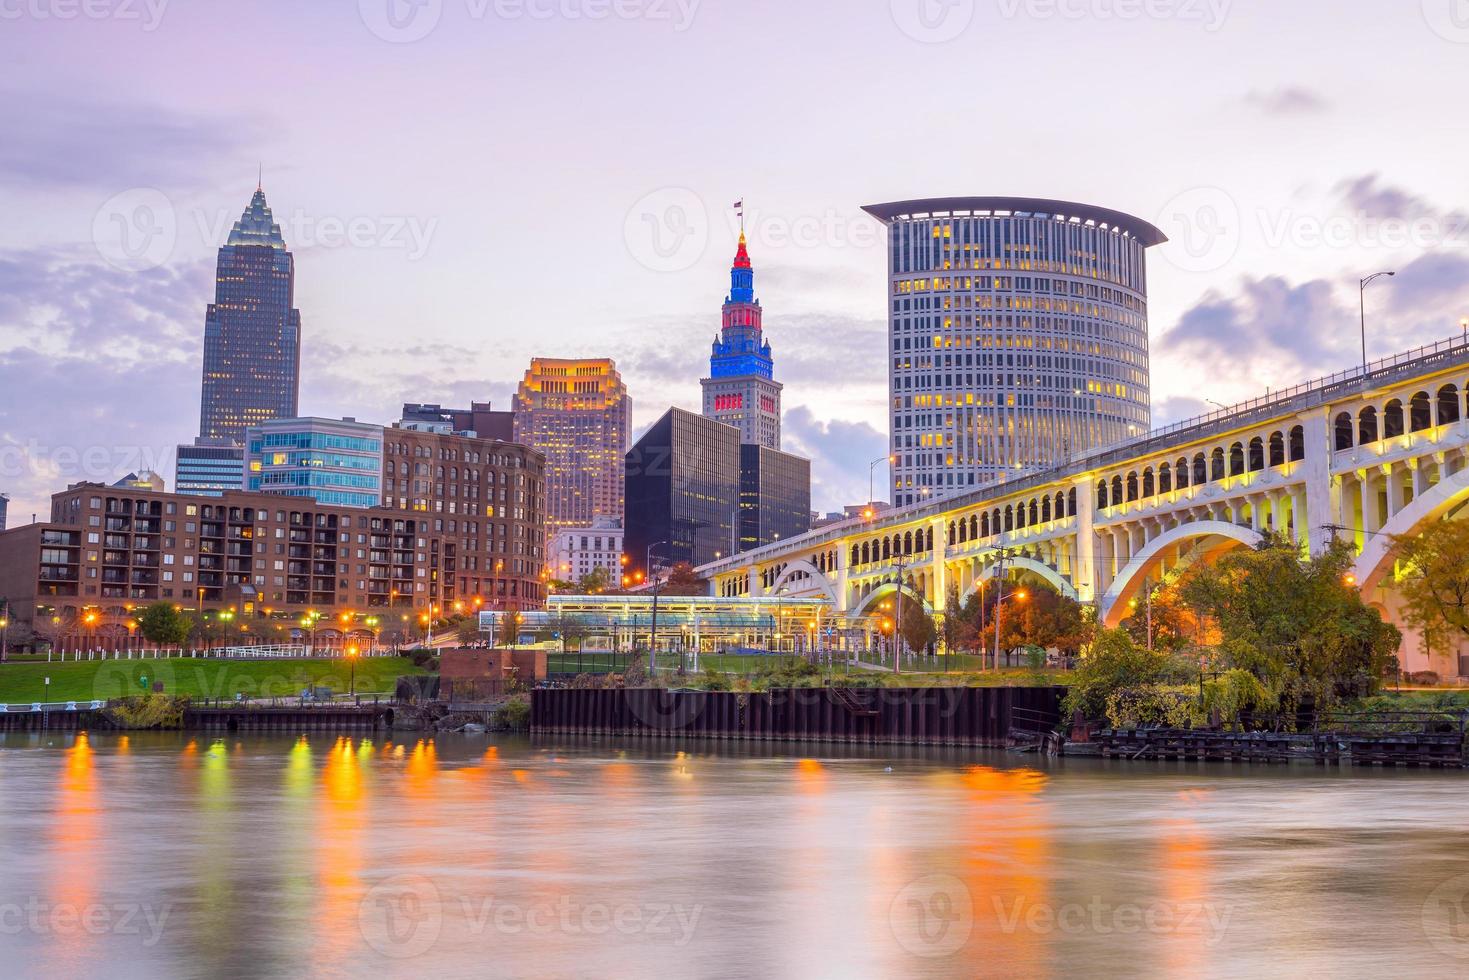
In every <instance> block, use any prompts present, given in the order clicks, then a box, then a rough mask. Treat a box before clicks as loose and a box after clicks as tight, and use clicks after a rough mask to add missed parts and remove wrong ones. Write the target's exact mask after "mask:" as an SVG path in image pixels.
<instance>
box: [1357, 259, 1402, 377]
mask: <svg viewBox="0 0 1469 980" xmlns="http://www.w3.org/2000/svg"><path fill="white" fill-rule="evenodd" d="M1395 275H1397V273H1396V272H1374V273H1372V275H1370V276H1367V277H1366V278H1364V279H1361V280H1359V281H1358V282H1357V303H1358V307H1359V311H1360V313H1361V316H1362V373H1363V374H1366V373H1367V286H1368V285H1369V284H1370V283H1371V282H1372V280H1374V279H1380V278H1382V277H1383V276H1395Z"/></svg>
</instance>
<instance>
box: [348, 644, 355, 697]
mask: <svg viewBox="0 0 1469 980" xmlns="http://www.w3.org/2000/svg"><path fill="white" fill-rule="evenodd" d="M347 663H349V664H350V665H351V668H352V669H351V674H350V677H351V680H349V681H348V682H347V696H348V697H354V698H355V697H356V696H357V645H356V644H353V645H351V646H349V647H347Z"/></svg>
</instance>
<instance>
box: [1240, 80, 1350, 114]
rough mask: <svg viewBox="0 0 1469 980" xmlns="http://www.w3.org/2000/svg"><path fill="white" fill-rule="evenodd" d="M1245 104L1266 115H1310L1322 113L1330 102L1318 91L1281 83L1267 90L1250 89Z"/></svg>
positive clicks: (1328, 106)
mask: <svg viewBox="0 0 1469 980" xmlns="http://www.w3.org/2000/svg"><path fill="white" fill-rule="evenodd" d="M1245 104H1246V105H1248V106H1250V107H1252V108H1254V109H1258V110H1260V112H1262V113H1263V114H1265V115H1267V116H1311V115H1318V114H1320V113H1324V112H1326V111H1328V110H1329V109H1330V108H1331V103H1329V102H1328V101H1326V99H1325V98H1324V97H1323V96H1321V95H1320V94H1319V93H1317V92H1314V91H1312V90H1311V89H1308V88H1305V87H1303V86H1300V85H1283V86H1281V87H1279V88H1274V89H1271V90H1269V91H1268V92H1261V91H1252V92H1250V94H1248V95H1246V96H1245Z"/></svg>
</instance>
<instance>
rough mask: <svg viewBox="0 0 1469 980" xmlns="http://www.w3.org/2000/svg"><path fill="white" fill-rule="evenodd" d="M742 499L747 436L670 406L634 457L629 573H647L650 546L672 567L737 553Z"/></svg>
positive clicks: (630, 464) (630, 458)
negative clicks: (742, 445)
mask: <svg viewBox="0 0 1469 980" xmlns="http://www.w3.org/2000/svg"><path fill="white" fill-rule="evenodd" d="M739 495H740V430H739V429H737V428H735V427H734V426H732V425H725V424H724V423H723V422H715V421H713V420H712V419H706V418H704V417H703V416H701V415H695V414H694V413H692V412H685V411H683V410H682V409H678V408H670V409H669V410H668V411H667V412H665V413H664V415H663V417H662V418H661V419H659V420H658V421H657V422H654V423H653V425H652V427H651V428H650V429H648V431H647V432H646V433H645V434H644V435H643V437H642V438H641V439H639V440H638V441H637V442H636V443H635V444H634V445H633V447H632V449H631V450H630V451H629V452H628V454H627V518H626V521H627V523H626V528H625V533H624V535H623V548H624V550H625V552H626V554H627V555H628V556H629V558H630V567H631V568H633V569H635V570H636V569H642V568H643V567H644V564H645V562H646V560H647V555H648V549H649V547H652V549H653V555H654V556H655V558H661V559H663V560H664V561H665V562H669V563H672V562H680V561H686V562H691V563H692V564H694V565H703V564H707V563H708V562H711V561H714V560H716V559H718V558H721V557H724V556H726V555H729V554H732V553H733V552H734V551H735V541H736V538H735V526H736V522H737V519H738V518H737V515H738V512H739Z"/></svg>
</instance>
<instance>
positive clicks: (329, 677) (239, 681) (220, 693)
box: [0, 657, 427, 704]
mask: <svg viewBox="0 0 1469 980" xmlns="http://www.w3.org/2000/svg"><path fill="white" fill-rule="evenodd" d="M423 673H427V671H425V670H424V669H423V668H421V667H415V666H414V665H413V662H412V661H411V660H409V659H408V658H407V657H363V658H361V659H359V660H358V661H357V693H358V694H391V693H393V689H394V687H395V682H396V681H397V679H398V678H399V677H402V676H405V675H408V674H423ZM350 674H351V667H350V665H349V664H348V663H347V662H346V661H344V660H304V659H303V660H190V659H187V658H184V659H173V660H98V661H86V660H84V661H82V662H81V663H65V664H62V663H52V664H47V663H15V664H5V665H3V666H0V703H8V704H24V703H26V702H33V701H92V700H102V701H105V700H107V699H109V698H117V697H123V696H127V695H134V694H141V693H142V692H143V691H144V687H143V685H142V683H141V680H140V679H141V678H142V677H144V676H146V677H147V678H148V689H150V690H151V689H152V686H153V682H155V681H162V682H163V689H164V691H165V692H166V693H168V694H181V695H187V696H189V697H207V698H232V697H234V696H235V695H236V694H244V695H245V696H246V697H247V698H268V697H289V696H292V695H296V694H300V693H301V690H302V689H303V688H306V687H327V688H331V690H332V691H333V692H334V693H337V694H345V693H347V687H348V681H349V677H350ZM47 677H50V678H51V684H50V686H49V687H48V686H47V685H46V680H45V679H46V678H47Z"/></svg>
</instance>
